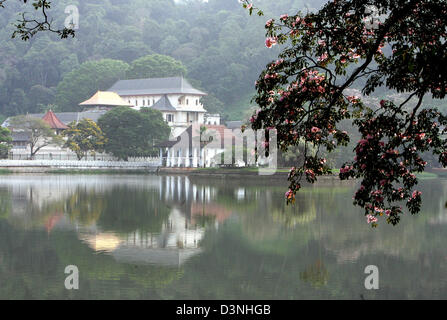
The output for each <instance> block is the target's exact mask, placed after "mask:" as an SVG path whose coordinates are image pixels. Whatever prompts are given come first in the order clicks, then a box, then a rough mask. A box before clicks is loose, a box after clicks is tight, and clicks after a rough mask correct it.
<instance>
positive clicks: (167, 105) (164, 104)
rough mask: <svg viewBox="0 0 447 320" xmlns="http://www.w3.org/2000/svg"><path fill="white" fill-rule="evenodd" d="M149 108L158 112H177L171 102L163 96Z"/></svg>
mask: <svg viewBox="0 0 447 320" xmlns="http://www.w3.org/2000/svg"><path fill="white" fill-rule="evenodd" d="M151 108H153V109H156V110H160V111H177V109H175V108H174V107H173V106H172V104H171V101H169V98H168V96H167V95H164V96H162V97H161V99H160V100H158V101H157V102H156V103H155V104H154V105H153V106H151Z"/></svg>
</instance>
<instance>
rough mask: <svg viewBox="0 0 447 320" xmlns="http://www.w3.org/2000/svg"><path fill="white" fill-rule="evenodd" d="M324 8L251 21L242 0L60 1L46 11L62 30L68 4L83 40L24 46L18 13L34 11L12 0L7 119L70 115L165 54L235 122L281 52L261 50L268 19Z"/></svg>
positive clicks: (294, 6)
mask: <svg viewBox="0 0 447 320" xmlns="http://www.w3.org/2000/svg"><path fill="white" fill-rule="evenodd" d="M324 2H326V1H324V0H318V1H300V0H259V1H257V5H258V6H260V7H262V9H263V10H264V12H265V16H264V17H257V16H256V17H253V16H252V17H250V16H248V14H247V12H246V11H245V10H244V9H243V8H242V7H241V5H240V4H239V3H238V1H237V0H209V1H208V2H203V1H199V0H190V1H188V0H183V1H174V0H101V1H98V0H82V1H73V0H59V1H53V3H52V8H51V10H50V11H49V14H50V16H51V17H52V18H53V19H54V23H55V25H56V26H58V27H62V26H63V24H64V20H65V19H66V17H67V14H65V13H64V10H65V8H66V6H67V5H72V4H74V5H76V6H77V7H78V9H79V13H80V21H79V23H80V26H79V29H78V30H77V33H76V37H75V38H74V39H66V40H60V39H59V38H57V36H56V35H54V34H49V33H42V34H39V35H38V36H36V37H35V38H32V39H31V40H30V41H28V42H23V41H21V40H20V39H11V34H12V32H13V27H12V26H11V24H12V23H13V22H14V21H15V20H16V19H17V13H18V12H20V11H23V10H26V11H28V12H32V11H33V9H32V7H31V6H30V5H29V4H28V5H23V4H21V2H20V1H13V0H11V1H8V2H6V6H5V8H3V9H1V8H0V26H1V30H0V41H1V46H0V61H1V64H0V114H1V115H2V116H3V117H4V116H9V115H14V114H19V113H27V112H29V113H34V112H40V111H42V109H45V108H48V107H49V106H51V107H52V108H54V109H58V110H62V111H71V110H73V109H75V108H77V106H76V103H78V102H80V101H82V100H83V99H87V98H88V97H89V96H90V95H91V94H93V93H94V92H95V91H96V90H105V89H107V88H108V87H109V86H110V85H111V84H113V82H114V81H116V80H117V79H119V78H121V79H122V78H126V77H129V72H128V69H129V68H132V67H134V69H135V68H136V67H138V66H135V63H134V65H133V62H134V61H135V60H136V59H138V58H141V57H144V56H147V55H151V54H162V55H167V56H170V57H172V58H174V59H176V60H178V61H179V62H181V64H183V66H182V67H184V68H185V69H186V71H185V72H186V77H187V78H188V79H191V80H192V82H193V83H194V84H195V85H196V86H197V87H200V88H202V89H203V90H206V91H207V92H208V93H210V96H209V97H208V98H207V99H208V100H207V101H206V103H207V105H208V106H209V107H210V109H212V110H211V111H222V112H223V113H224V114H225V115H226V116H227V118H238V117H240V116H242V114H243V111H244V110H243V109H244V108H245V109H246V108H248V107H249V103H248V102H249V100H250V97H251V95H252V93H253V87H254V81H255V80H256V79H257V76H258V74H259V72H260V70H261V69H262V68H263V67H264V66H265V65H266V63H267V62H269V61H270V60H272V59H274V58H275V57H276V55H277V53H278V52H277V51H275V50H271V49H267V48H266V47H265V45H264V39H265V38H264V23H265V21H266V20H267V19H269V18H270V17H274V16H275V17H277V16H278V15H280V14H282V13H294V12H296V11H297V10H298V9H302V10H307V9H306V7H307V6H306V3H309V4H310V6H311V7H315V8H319V7H320V6H321V5H322V4H323V3H324ZM103 59H109V60H103ZM110 59H112V60H110ZM171 62H172V61H171ZM180 69H181V70H183V69H182V68H180ZM64 77H65V81H64Z"/></svg>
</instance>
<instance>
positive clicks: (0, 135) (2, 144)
mask: <svg viewBox="0 0 447 320" xmlns="http://www.w3.org/2000/svg"><path fill="white" fill-rule="evenodd" d="M11 142H12V137H11V131H9V129H8V128H4V127H0V159H7V158H8V153H9V150H10V149H11V148H12V144H11Z"/></svg>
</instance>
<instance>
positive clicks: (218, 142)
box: [156, 124, 233, 168]
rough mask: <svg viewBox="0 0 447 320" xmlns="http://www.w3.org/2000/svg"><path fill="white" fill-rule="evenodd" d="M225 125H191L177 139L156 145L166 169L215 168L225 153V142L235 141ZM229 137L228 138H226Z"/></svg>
mask: <svg viewBox="0 0 447 320" xmlns="http://www.w3.org/2000/svg"><path fill="white" fill-rule="evenodd" d="M226 129H227V128H226V127H225V126H223V125H197V124H196V125H191V126H189V127H188V128H187V129H186V130H185V131H184V132H182V133H181V134H180V136H178V137H176V138H175V139H172V140H168V141H164V142H162V143H159V144H158V145H156V147H158V148H159V150H160V155H159V157H160V159H161V165H162V166H164V167H187V168H197V167H214V166H216V156H217V155H219V154H222V153H223V152H224V151H225V140H226V139H227V140H228V139H230V143H231V141H232V139H233V136H232V135H231V133H230V132H229V131H228V130H226ZM226 135H227V136H226Z"/></svg>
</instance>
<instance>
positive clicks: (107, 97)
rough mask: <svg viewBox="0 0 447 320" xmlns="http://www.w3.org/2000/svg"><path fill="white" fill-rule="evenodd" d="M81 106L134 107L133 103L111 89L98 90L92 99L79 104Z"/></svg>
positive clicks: (90, 107) (89, 107)
mask: <svg viewBox="0 0 447 320" xmlns="http://www.w3.org/2000/svg"><path fill="white" fill-rule="evenodd" d="M79 105H80V106H84V107H87V108H88V109H92V108H107V109H110V108H112V107H121V106H125V107H133V105H132V104H130V103H128V102H126V101H125V100H124V99H123V98H121V97H120V96H119V95H118V94H117V93H115V92H111V91H98V92H96V93H95V94H94V95H93V96H92V97H91V98H90V99H88V100H85V101H84V102H81V103H80V104H79Z"/></svg>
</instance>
